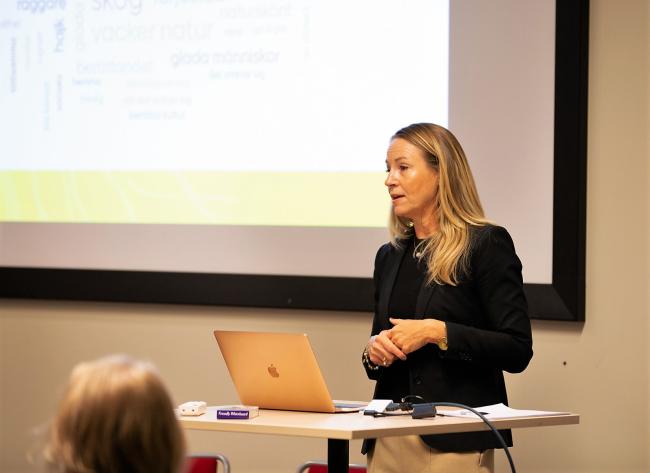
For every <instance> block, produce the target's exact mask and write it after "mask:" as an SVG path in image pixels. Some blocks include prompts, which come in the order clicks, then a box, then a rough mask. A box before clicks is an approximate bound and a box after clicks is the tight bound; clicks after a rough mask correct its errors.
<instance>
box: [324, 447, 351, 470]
mask: <svg viewBox="0 0 650 473" xmlns="http://www.w3.org/2000/svg"><path fill="white" fill-rule="evenodd" d="M349 463H350V441H349V440H340V439H327V472H328V473H348V464H349Z"/></svg>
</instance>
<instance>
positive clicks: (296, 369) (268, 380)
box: [214, 330, 366, 412]
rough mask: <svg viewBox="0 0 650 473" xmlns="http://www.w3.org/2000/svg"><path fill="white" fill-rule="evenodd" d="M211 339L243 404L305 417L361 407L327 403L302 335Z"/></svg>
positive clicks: (223, 334)
mask: <svg viewBox="0 0 650 473" xmlns="http://www.w3.org/2000/svg"><path fill="white" fill-rule="evenodd" d="M214 337H215V338H216V339H217V343H218V344H219V349H220V350H221V354H222V355H223V359H224V360H225V362H226V366H227V367H228V371H229V372H230V377H231V378H232V381H233V383H234V385H235V389H236V390H237V394H238V395H239V399H240V401H241V403H242V404H245V405H250V406H259V407H260V408H262V409H283V410H290V411H310V412H356V411H359V410H361V409H363V408H364V407H365V406H366V403H352V402H341V401H336V402H335V401H333V400H332V398H331V397H330V393H329V391H328V389H327V385H326V384H325V380H324V379H323V375H322V374H321V370H320V368H319V366H318V362H317V361H316V357H315V356H314V352H313V350H312V348H311V344H310V343H309V339H308V338H307V334H304V333H273V332H236V331H229V330H215V331H214Z"/></svg>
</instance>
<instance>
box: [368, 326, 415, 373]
mask: <svg viewBox="0 0 650 473" xmlns="http://www.w3.org/2000/svg"><path fill="white" fill-rule="evenodd" d="M389 335H390V330H382V331H381V332H379V334H377V335H373V336H372V337H370V340H368V346H367V350H368V358H370V361H371V362H372V363H373V364H375V365H377V366H383V367H384V368H386V367H388V366H390V365H392V364H393V362H394V361H395V360H396V359H398V358H399V359H400V360H406V355H405V354H404V353H402V351H401V350H400V349H399V348H397V346H395V344H394V343H393V342H392V341H391V340H390V338H389Z"/></svg>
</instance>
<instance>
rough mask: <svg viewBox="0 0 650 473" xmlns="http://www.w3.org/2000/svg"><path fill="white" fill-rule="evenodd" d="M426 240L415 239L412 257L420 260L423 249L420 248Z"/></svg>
mask: <svg viewBox="0 0 650 473" xmlns="http://www.w3.org/2000/svg"><path fill="white" fill-rule="evenodd" d="M425 241H426V240H418V239H417V238H416V239H415V245H414V247H413V257H414V258H417V259H420V258H422V255H423V254H424V249H423V248H422V246H423V243H424V242H425Z"/></svg>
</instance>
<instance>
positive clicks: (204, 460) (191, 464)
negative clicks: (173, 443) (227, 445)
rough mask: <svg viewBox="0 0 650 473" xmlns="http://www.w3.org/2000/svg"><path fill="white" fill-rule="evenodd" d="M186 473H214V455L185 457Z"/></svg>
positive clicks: (215, 460)
mask: <svg viewBox="0 0 650 473" xmlns="http://www.w3.org/2000/svg"><path fill="white" fill-rule="evenodd" d="M185 471H186V473H216V472H217V471H218V464H217V459H216V458H214V457H192V458H188V459H187V467H186V468H185Z"/></svg>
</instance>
